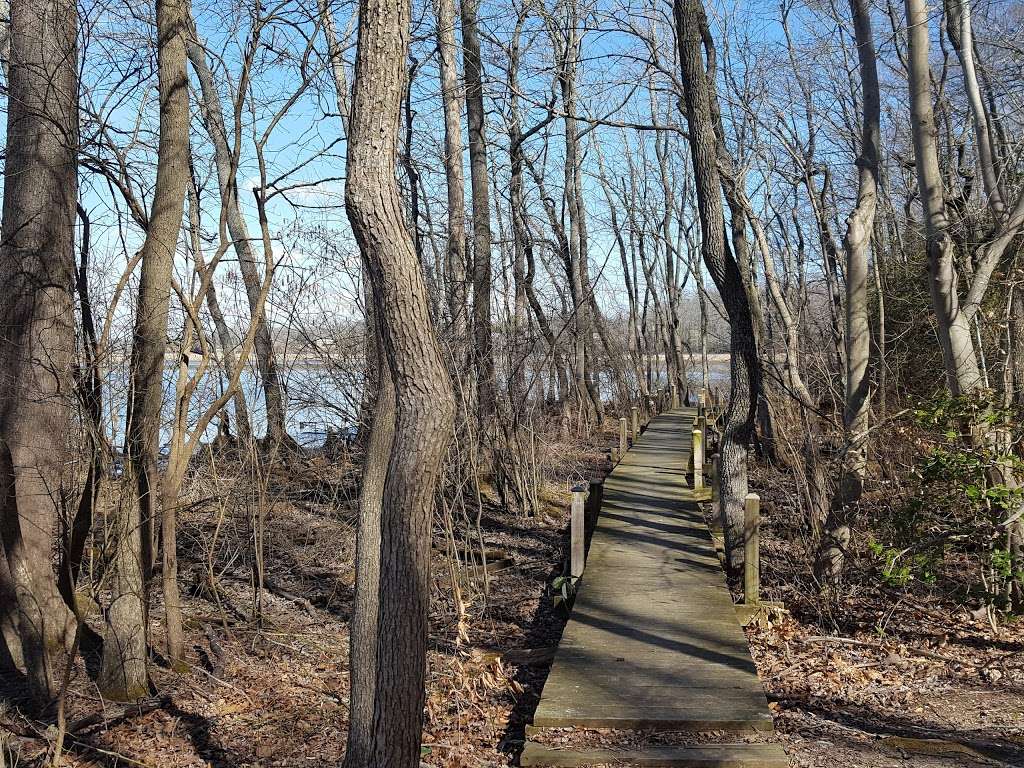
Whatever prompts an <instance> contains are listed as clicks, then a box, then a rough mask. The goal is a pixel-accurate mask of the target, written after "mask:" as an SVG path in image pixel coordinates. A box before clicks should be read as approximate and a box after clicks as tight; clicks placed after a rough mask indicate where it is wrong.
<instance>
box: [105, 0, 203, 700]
mask: <svg viewBox="0 0 1024 768" xmlns="http://www.w3.org/2000/svg"><path fill="white" fill-rule="evenodd" d="M156 13H157V28H156V34H157V72H158V81H159V91H160V139H159V146H158V149H157V175H156V186H155V188H154V192H153V203H152V211H151V214H150V219H149V229H148V230H147V231H146V240H145V242H144V244H143V246H142V272H141V275H140V277H139V299H138V305H137V308H136V317H135V330H134V334H133V338H132V354H131V376H132V380H131V397H130V401H129V408H128V413H129V423H128V453H129V459H130V471H131V476H132V478H133V479H134V480H135V481H136V482H137V484H138V499H137V503H133V502H132V501H127V502H125V503H123V504H121V505H120V507H119V509H118V511H117V513H116V514H115V516H114V520H113V521H112V524H111V535H112V536H113V539H112V540H113V541H114V542H115V554H114V563H113V565H114V579H113V586H112V592H113V594H112V597H111V604H110V607H109V609H108V611H107V629H106V635H105V637H104V643H103V660H102V664H101V669H100V678H99V685H100V688H101V690H102V691H103V693H104V695H106V696H107V697H108V698H113V699H120V700H131V699H136V698H139V697H141V696H144V695H146V693H147V680H146V634H147V632H146V604H145V603H146V599H145V591H146V582H147V581H148V579H149V576H150V573H151V569H152V557H153V553H152V540H153V537H152V534H151V530H152V525H153V521H154V520H155V518H156V511H157V504H156V502H157V500H158V497H159V472H158V470H157V458H158V455H159V450H160V405H161V402H162V400H163V370H164V353H165V351H166V349H167V313H168V309H169V307H170V299H171V274H172V270H173V267H174V254H175V251H176V248H177V243H178V234H179V231H180V229H181V220H182V215H183V213H184V205H185V194H186V191H187V189H188V184H189V105H188V74H187V72H186V67H187V59H186V55H185V35H186V33H187V24H188V18H189V16H188V4H187V3H186V2H184V1H183V0H157V4H156ZM167 525H168V522H167V521H164V523H163V526H164V532H165V536H166V531H167ZM169 556H170V557H171V558H172V559H173V558H174V557H175V554H174V553H169ZM175 607H176V606H169V611H168V621H169V623H175V622H176V619H175V617H174V609H175ZM177 621H180V616H178V617H177ZM174 632H175V630H174V629H173V628H171V627H169V631H168V639H169V640H170V638H171V636H172V634H173V633H174ZM178 634H179V636H180V633H178ZM168 652H169V654H170V655H171V656H172V658H174V659H178V658H180V655H181V652H182V649H181V648H180V647H178V648H170V647H169V648H168Z"/></svg>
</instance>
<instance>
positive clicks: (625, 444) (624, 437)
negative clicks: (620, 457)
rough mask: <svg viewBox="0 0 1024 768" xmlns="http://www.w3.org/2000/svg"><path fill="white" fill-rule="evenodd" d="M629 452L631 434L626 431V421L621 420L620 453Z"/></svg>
mask: <svg viewBox="0 0 1024 768" xmlns="http://www.w3.org/2000/svg"><path fill="white" fill-rule="evenodd" d="M627 450H629V434H628V432H627V429H626V420H625V419H619V453H622V454H624V453H625V452H626V451H627Z"/></svg>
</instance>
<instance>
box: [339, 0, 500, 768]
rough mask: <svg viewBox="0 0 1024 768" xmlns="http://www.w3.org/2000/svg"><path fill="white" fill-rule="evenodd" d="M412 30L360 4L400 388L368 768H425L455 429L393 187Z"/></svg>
mask: <svg viewBox="0 0 1024 768" xmlns="http://www.w3.org/2000/svg"><path fill="white" fill-rule="evenodd" d="M409 19H410V7H409V3H408V2H407V0H404V1H403V2H400V3H393V2H381V1H380V0H362V1H361V2H360V5H359V33H358V40H357V48H356V69H355V87H354V90H353V108H352V120H351V128H350V136H349V146H348V162H347V171H348V173H347V180H346V184H345V204H346V208H347V210H348V216H349V221H350V223H351V225H352V230H353V233H354V234H355V237H356V240H357V242H358V243H359V247H360V250H361V252H362V255H363V258H364V260H365V267H366V271H367V274H368V276H369V279H370V283H371V285H372V289H373V297H374V311H375V312H376V313H377V317H378V318H379V321H378V322H379V324H380V335H381V338H382V342H383V344H382V347H383V351H384V355H385V356H386V359H387V363H388V366H387V367H388V369H389V370H390V374H391V379H392V381H393V384H394V388H395V404H396V405H395V422H394V424H395V427H394V438H393V447H392V449H391V453H390V457H389V461H388V468H387V475H386V477H385V480H384V487H383V495H382V502H381V507H382V512H381V547H380V580H379V585H378V592H377V610H378V614H377V633H376V634H377V638H376V643H377V647H376V674H375V679H374V681H373V684H374V694H373V696H374V699H373V732H372V735H371V745H372V746H371V749H370V752H369V755H368V761H367V763H366V764H365V765H367V766H370V765H373V766H384V765H387V766H395V767H396V768H415V767H416V766H418V765H419V757H420V739H421V734H422V723H423V703H424V687H423V686H424V679H425V673H426V640H427V621H428V603H429V595H430V589H429V583H430V582H429V575H430V533H431V517H432V514H431V513H432V509H433V501H434V490H435V487H436V483H437V478H438V470H439V467H440V464H441V459H442V457H443V456H444V453H445V450H446V449H447V446H448V442H449V440H450V436H451V430H452V422H453V418H454V399H453V397H452V391H451V381H450V379H449V377H448V373H447V371H446V370H445V366H444V363H443V361H442V359H441V355H440V351H439V349H438V345H437V341H436V338H435V336H434V330H433V327H432V324H431V319H430V310H429V301H428V297H427V287H426V283H425V281H424V278H423V274H422V272H421V267H420V265H419V263H418V261H417V258H416V251H415V248H414V245H413V242H412V237H411V236H410V233H409V231H408V229H407V226H406V222H405V216H404V213H403V206H402V201H401V198H400V196H399V189H398V183H397V180H396V178H395V164H396V159H397V156H398V147H397V142H398V127H399V118H400V114H401V105H402V99H403V96H404V93H405V79H406V76H407V71H406V66H405V64H406V58H407V56H408V51H409ZM488 257H489V253H488ZM366 682H367V680H366V679H365V678H363V679H362V683H363V684H366ZM350 768H356V766H351V767H350ZM360 768H361V766H360Z"/></svg>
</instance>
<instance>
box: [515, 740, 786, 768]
mask: <svg viewBox="0 0 1024 768" xmlns="http://www.w3.org/2000/svg"><path fill="white" fill-rule="evenodd" d="M520 764H521V765H537V766H563V767H566V768H569V767H575V766H587V765H637V766H662V767H663V768H788V766H789V762H788V761H787V759H786V753H785V752H784V751H783V750H782V747H780V746H779V745H778V744H707V745H703V746H696V747H671V746H655V747H646V748H644V749H642V750H640V749H629V750H616V749H579V750H575V749H555V748H552V747H546V746H543V745H541V744H536V743H534V742H527V744H526V747H525V748H524V749H523V754H522V758H521V759H520Z"/></svg>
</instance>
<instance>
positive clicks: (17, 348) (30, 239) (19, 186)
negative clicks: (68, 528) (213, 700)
mask: <svg viewBox="0 0 1024 768" xmlns="http://www.w3.org/2000/svg"><path fill="white" fill-rule="evenodd" d="M10 11H11V12H10V21H11V25H10V40H9V45H10V61H9V79H8V87H9V91H8V94H9V98H8V107H7V109H8V111H7V158H6V168H5V173H4V199H3V223H2V243H0V291H2V300H0V494H2V495H0V532H2V534H3V559H4V563H3V565H2V566H0V598H2V599H3V608H2V609H0V611H2V614H0V621H2V623H3V625H4V626H3V629H4V634H5V637H9V639H10V640H11V642H10V643H9V644H10V645H20V651H21V653H22V654H23V656H24V658H23V661H24V663H25V666H26V672H27V674H28V681H29V686H30V693H31V695H32V697H33V698H34V699H35V700H36V702H37V703H39V704H45V703H46V702H48V701H49V700H50V699H51V698H52V697H53V694H54V689H53V686H54V685H55V680H54V668H53V663H54V660H53V654H54V653H55V652H57V651H59V650H60V648H61V646H62V645H63V644H64V643H65V641H66V640H67V639H68V631H69V629H70V628H71V624H72V616H71V613H70V611H69V610H68V608H67V606H66V605H65V603H64V601H63V600H62V598H61V595H60V592H59V590H58V587H57V576H56V573H55V571H54V569H53V567H52V562H53V550H54V546H55V543H56V541H57V536H58V521H59V516H60V513H61V511H62V510H63V509H66V508H67V507H69V506H71V504H73V499H74V497H75V495H76V494H77V490H78V488H77V484H78V481H79V479H80V478H79V477H77V472H76V471H73V470H72V469H71V467H72V462H71V459H72V453H71V441H72V440H73V435H74V434H75V433H76V431H77V428H76V427H75V424H74V421H73V419H72V404H73V399H74V380H73V377H72V366H73V364H74V354H75V324H74V296H73V293H72V291H73V288H74V221H75V206H76V203H77V192H78V172H77V152H78V47H77V28H78V12H77V9H76V6H75V4H74V3H73V2H67V1H66V0H19V2H16V3H14V4H13V7H12V8H11V9H10ZM15 628H17V636H18V638H19V641H15V640H14V629H15ZM9 650H11V651H12V656H13V655H16V654H17V653H18V650H19V649H18V648H10V649H9Z"/></svg>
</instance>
